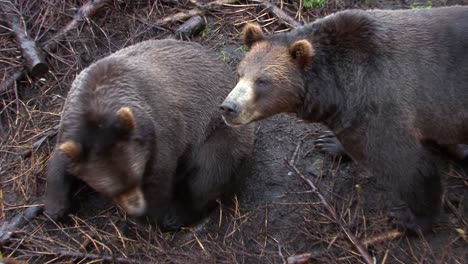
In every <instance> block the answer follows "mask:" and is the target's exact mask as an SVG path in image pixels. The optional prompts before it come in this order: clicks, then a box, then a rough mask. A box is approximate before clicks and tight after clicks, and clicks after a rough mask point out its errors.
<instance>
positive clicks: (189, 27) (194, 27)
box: [176, 16, 206, 40]
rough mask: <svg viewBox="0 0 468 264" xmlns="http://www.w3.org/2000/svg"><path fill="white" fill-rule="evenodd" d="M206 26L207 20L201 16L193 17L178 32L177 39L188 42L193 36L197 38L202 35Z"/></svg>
mask: <svg viewBox="0 0 468 264" xmlns="http://www.w3.org/2000/svg"><path fill="white" fill-rule="evenodd" d="M205 26H206V23H205V20H204V19H203V18H202V17H201V16H194V17H191V18H190V19H189V20H187V21H185V22H184V23H183V24H182V25H180V27H179V28H178V29H177V30H176V37H177V38H178V39H182V40H187V39H189V38H190V37H191V36H195V35H197V34H198V33H200V32H201V31H202V30H203V29H204V28H205Z"/></svg>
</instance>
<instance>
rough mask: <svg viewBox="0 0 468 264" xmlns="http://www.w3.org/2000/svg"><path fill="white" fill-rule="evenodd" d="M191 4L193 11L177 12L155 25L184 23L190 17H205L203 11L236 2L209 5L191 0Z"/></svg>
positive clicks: (218, 1) (225, 0)
mask: <svg viewBox="0 0 468 264" xmlns="http://www.w3.org/2000/svg"><path fill="white" fill-rule="evenodd" d="M190 2H192V4H194V5H195V6H196V8H194V9H190V10H187V11H183V12H179V13H176V14H173V15H170V16H167V17H165V18H162V19H159V20H157V21H156V24H157V25H159V26H164V25H167V24H171V23H174V22H179V21H184V20H187V19H189V18H191V17H195V16H203V15H205V10H207V9H210V8H213V7H214V6H222V5H227V4H233V3H235V2H237V0H216V1H212V2H209V3H206V4H204V3H199V2H198V1H197V0H191V1H190Z"/></svg>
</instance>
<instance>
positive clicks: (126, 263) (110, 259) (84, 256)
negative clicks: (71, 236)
mask: <svg viewBox="0 0 468 264" xmlns="http://www.w3.org/2000/svg"><path fill="white" fill-rule="evenodd" d="M57 255H58V256H60V257H69V258H80V259H91V260H103V261H106V262H111V263H124V264H132V263H148V262H142V261H141V260H135V259H130V258H122V257H114V256H110V255H100V254H99V255H98V254H93V253H80V252H73V251H68V250H62V251H59V252H58V253H57Z"/></svg>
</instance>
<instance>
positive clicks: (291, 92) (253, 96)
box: [220, 25, 312, 126]
mask: <svg viewBox="0 0 468 264" xmlns="http://www.w3.org/2000/svg"><path fill="white" fill-rule="evenodd" d="M244 43H245V45H246V46H247V47H248V48H250V50H249V52H248V53H247V54H246V56H245V57H244V59H243V60H242V61H241V62H240V64H239V66H238V74H239V81H238V82H237V85H236V86H235V87H234V89H233V90H232V91H231V92H230V93H229V95H228V96H227V97H226V99H225V100H224V102H223V104H222V105H221V106H220V108H221V111H222V115H223V119H224V121H225V122H226V123H227V124H228V125H230V126H241V125H245V124H248V123H251V122H253V121H256V120H260V119H263V118H267V117H270V116H273V115H275V114H278V113H284V112H289V113H291V112H295V111H296V107H297V105H298V104H300V101H301V98H302V95H303V93H304V91H303V89H304V78H303V75H302V72H303V69H304V67H306V64H307V63H309V61H310V60H311V58H312V46H311V45H310V44H309V43H308V42H307V41H306V40H300V41H297V42H295V43H293V44H292V45H291V46H284V45H281V44H275V43H273V42H271V41H268V40H266V39H265V38H264V37H263V34H262V33H261V29H260V28H259V27H258V26H255V25H247V26H246V28H245V29H244ZM307 48H310V50H304V49H307ZM301 52H308V53H307V54H305V53H301Z"/></svg>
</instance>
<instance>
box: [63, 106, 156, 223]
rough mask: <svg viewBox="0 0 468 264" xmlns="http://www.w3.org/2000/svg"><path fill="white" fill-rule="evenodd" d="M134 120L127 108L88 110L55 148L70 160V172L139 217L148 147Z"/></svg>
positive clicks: (142, 204) (143, 208)
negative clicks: (104, 110) (74, 130)
mask: <svg viewBox="0 0 468 264" xmlns="http://www.w3.org/2000/svg"><path fill="white" fill-rule="evenodd" d="M136 122H137V121H136V120H135V117H134V114H133V112H132V110H131V109H130V108H129V107H121V108H120V109H118V110H117V111H115V110H114V111H113V112H111V113H109V112H105V113H99V112H97V111H94V110H91V111H90V110H88V111H86V113H84V115H83V121H82V124H81V125H80V126H79V129H77V130H76V132H75V133H72V135H73V136H70V137H68V138H67V137H64V139H63V140H62V141H61V143H59V145H58V151H60V152H61V153H62V154H63V155H65V157H67V159H68V160H69V162H68V164H69V166H68V171H69V173H70V174H72V175H75V176H76V177H78V178H79V179H81V180H82V181H84V182H85V183H86V184H88V185H89V186H90V187H91V188H93V189H94V190H96V191H97V192H100V193H102V194H104V195H107V196H109V197H111V198H113V199H114V200H115V201H116V203H117V204H118V205H120V207H122V208H123V209H124V210H125V211H126V212H127V213H128V214H130V215H133V216H141V215H143V214H144V213H145V212H146V200H145V197H144V194H143V191H142V178H143V174H144V172H145V169H146V165H147V162H148V160H149V159H150V153H151V148H150V146H149V145H150V142H146V140H145V139H144V138H142V137H141V136H140V135H138V134H139V133H137V132H138V131H136V130H137V128H138V127H137V123H136Z"/></svg>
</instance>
